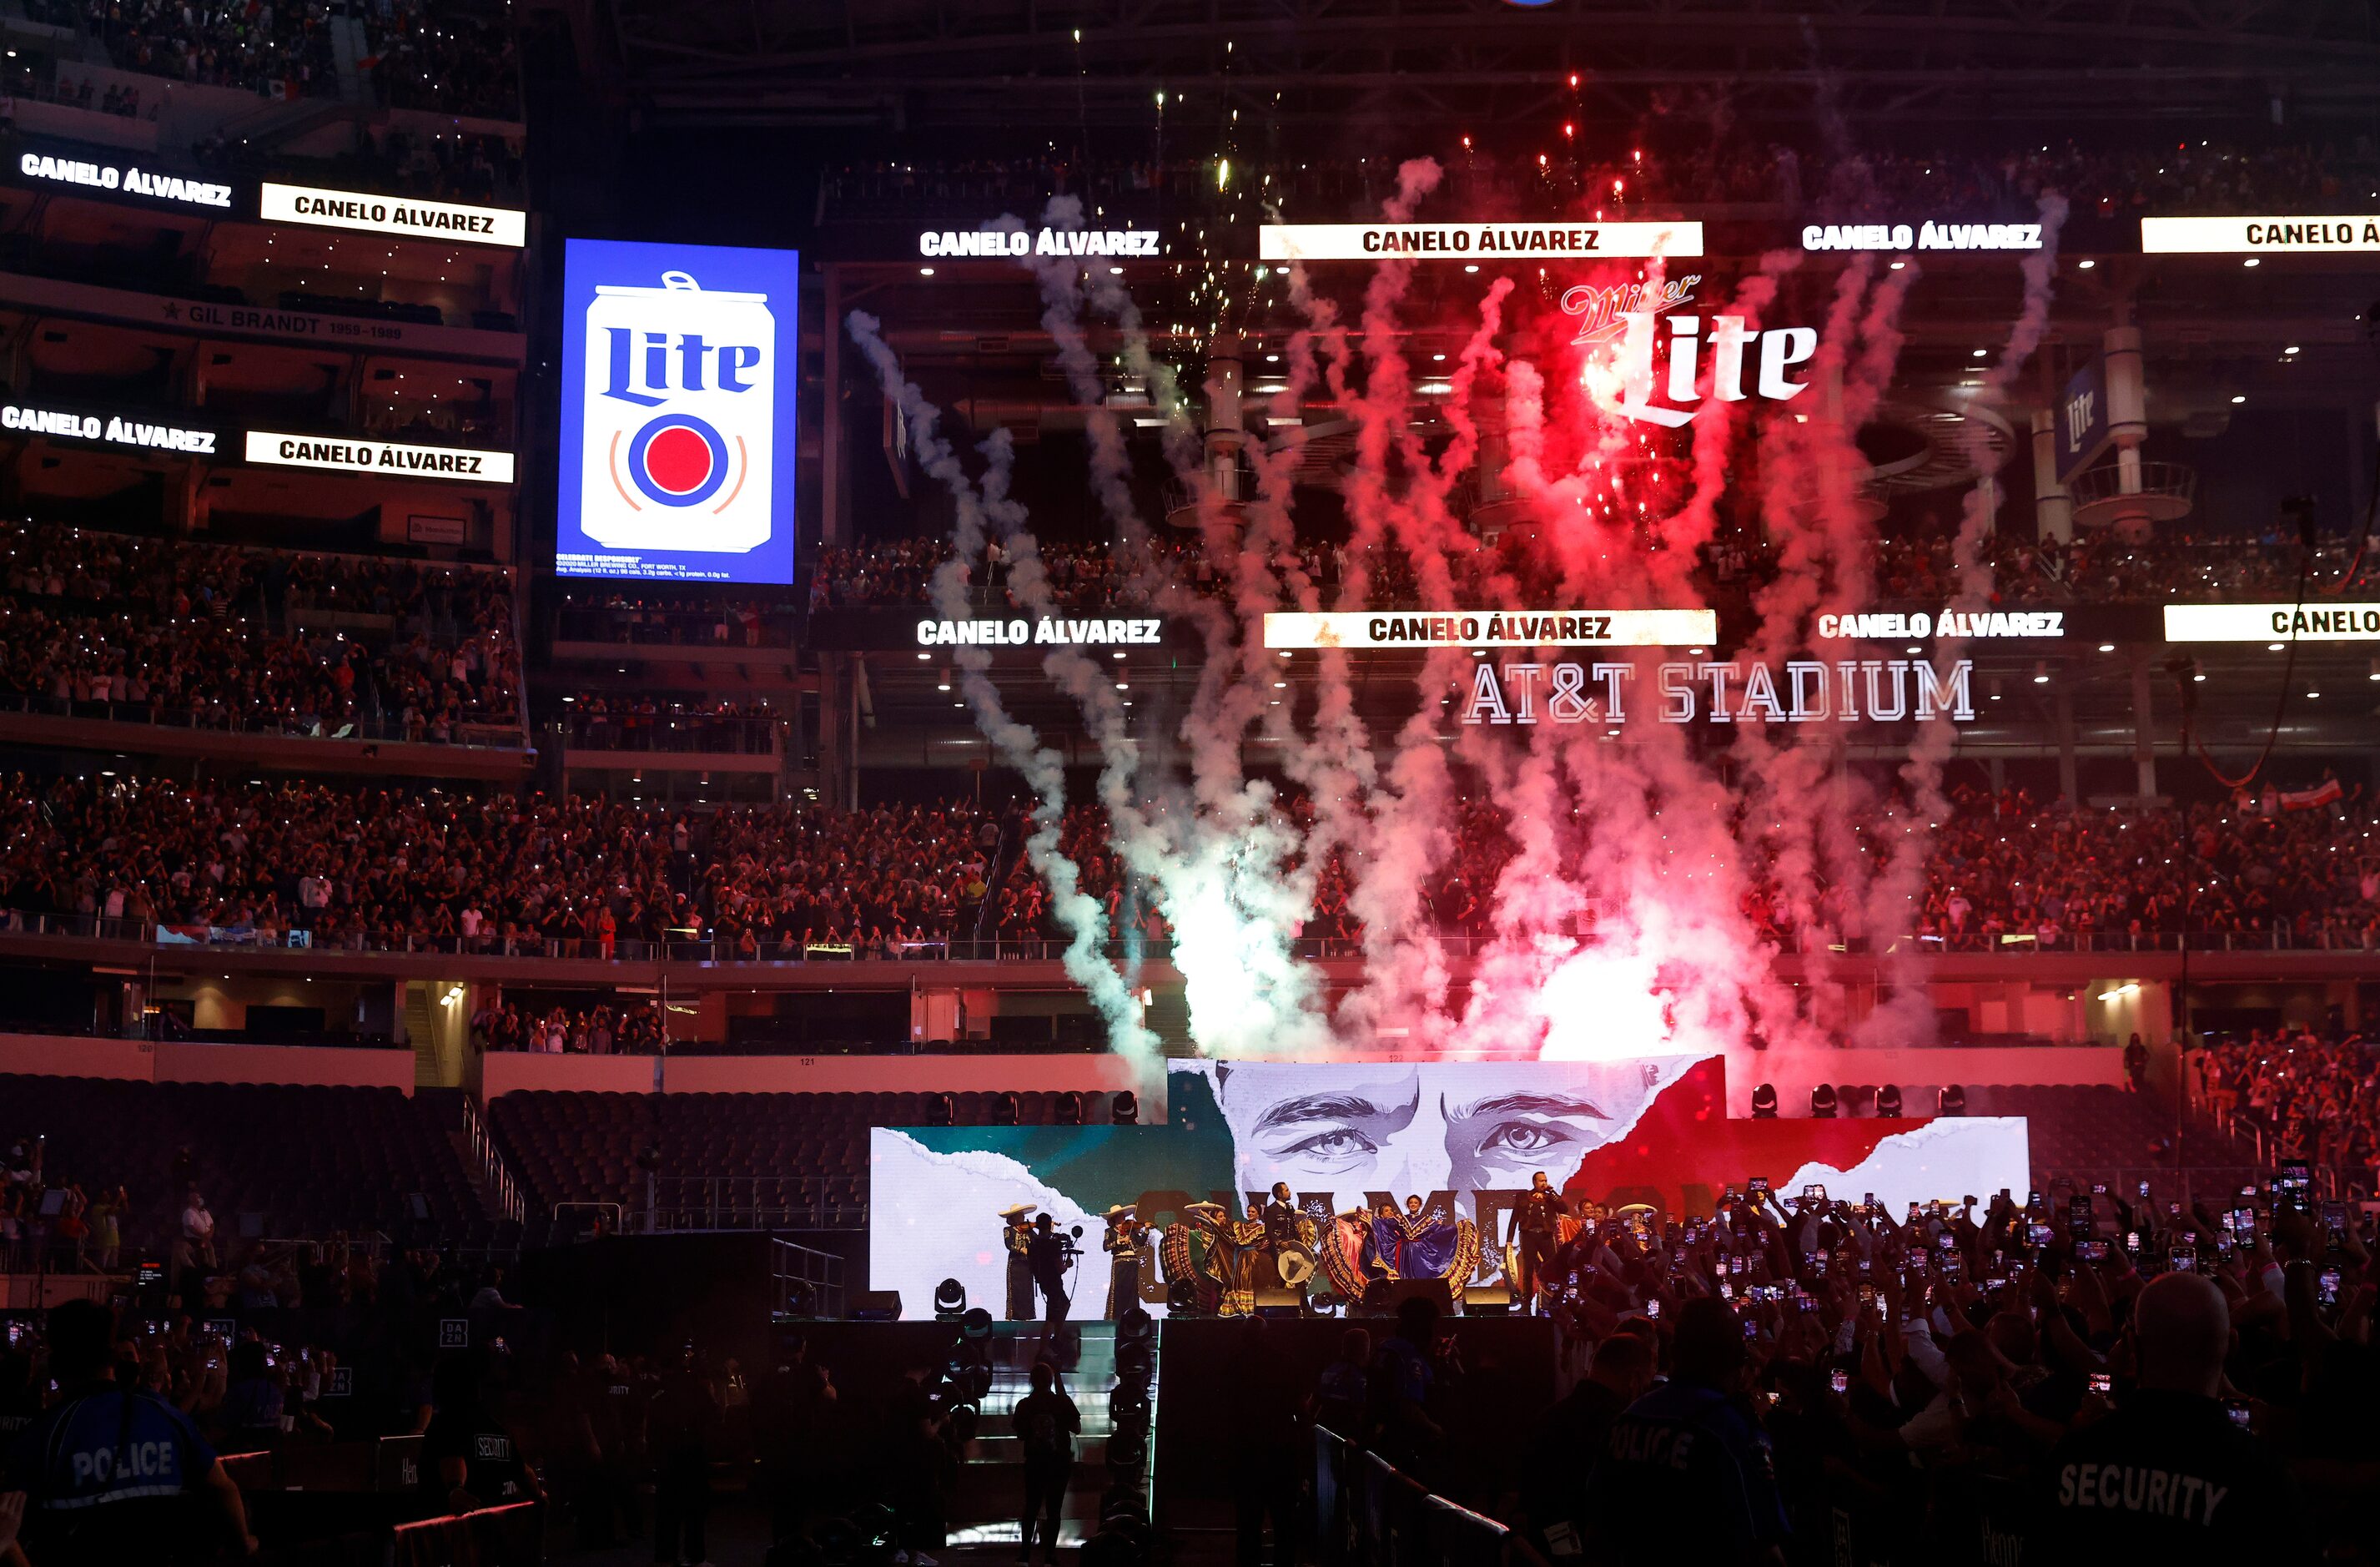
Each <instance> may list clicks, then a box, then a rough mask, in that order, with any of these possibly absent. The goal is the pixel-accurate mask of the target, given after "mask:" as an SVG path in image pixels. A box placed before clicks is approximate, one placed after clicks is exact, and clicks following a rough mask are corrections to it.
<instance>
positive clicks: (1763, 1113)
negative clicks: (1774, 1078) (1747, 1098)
mask: <svg viewBox="0 0 2380 1567" xmlns="http://www.w3.org/2000/svg"><path fill="white" fill-rule="evenodd" d="M1752 1119H1754V1120H1755V1121H1774V1120H1776V1119H1777V1085H1775V1084H1774V1083H1763V1084H1761V1085H1760V1086H1759V1087H1755V1088H1754V1089H1753V1090H1752Z"/></svg>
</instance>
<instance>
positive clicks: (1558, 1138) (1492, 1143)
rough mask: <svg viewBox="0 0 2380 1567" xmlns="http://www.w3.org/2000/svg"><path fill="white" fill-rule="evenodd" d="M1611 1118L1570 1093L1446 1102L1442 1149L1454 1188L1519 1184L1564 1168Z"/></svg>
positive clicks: (1600, 1133)
mask: <svg viewBox="0 0 2380 1567" xmlns="http://www.w3.org/2000/svg"><path fill="white" fill-rule="evenodd" d="M1610 1122H1611V1117H1610V1116H1609V1114H1607V1113H1606V1112H1605V1111H1603V1109H1602V1108H1601V1107H1600V1106H1599V1105H1597V1104H1596V1103H1595V1102H1594V1101H1593V1100H1592V1099H1587V1098H1586V1097H1585V1096H1584V1095H1580V1094H1574V1093H1567V1092H1565V1093H1551V1094H1545V1093H1514V1094H1498V1095H1494V1096H1491V1097H1490V1098H1488V1099H1478V1100H1475V1101H1473V1102H1471V1103H1468V1104H1451V1105H1448V1106H1447V1107H1446V1154H1447V1160H1448V1163H1449V1164H1450V1165H1451V1174H1450V1179H1451V1181H1452V1183H1453V1184H1454V1185H1455V1187H1456V1189H1457V1190H1468V1189H1470V1188H1472V1187H1474V1186H1520V1185H1526V1184H1528V1177H1529V1176H1530V1175H1531V1174H1532V1173H1534V1172H1536V1171H1539V1170H1545V1171H1548V1172H1550V1171H1555V1170H1562V1169H1567V1168H1568V1167H1569V1166H1572V1165H1574V1164H1575V1163H1576V1162H1577V1160H1578V1157H1579V1156H1580V1155H1581V1154H1583V1153H1585V1151H1586V1150H1587V1149H1589V1148H1594V1147H1596V1146H1597V1144H1599V1143H1601V1142H1602V1141H1603V1140H1604V1139H1605V1137H1606V1136H1608V1135H1609V1126H1610Z"/></svg>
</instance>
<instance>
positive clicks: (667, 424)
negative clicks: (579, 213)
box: [579, 272, 777, 553]
mask: <svg viewBox="0 0 2380 1567" xmlns="http://www.w3.org/2000/svg"><path fill="white" fill-rule="evenodd" d="M595 296H596V297H595V300H594V302H593V304H592V305H590V306H589V310H588V312H587V321H586V327H585V331H586V337H585V343H586V356H585V359H584V365H585V369H584V370H583V372H582V373H583V375H584V377H585V382H586V385H585V396H584V409H585V431H586V432H585V437H584V442H585V443H584V446H583V448H582V458H581V460H582V463H583V465H584V468H583V474H582V479H581V485H582V488H581V491H580V502H579V504H580V512H581V519H582V526H583V527H584V528H585V529H586V532H587V534H588V536H589V538H591V539H593V540H595V541H597V542H598V543H600V544H601V545H603V546H604V547H605V548H606V549H613V550H624V551H625V550H649V549H667V550H673V551H702V552H716V553H740V552H742V551H746V550H749V549H752V548H754V547H755V546H756V545H758V544H759V543H761V542H762V541H765V540H766V539H767V538H768V537H769V531H770V512H771V468H772V463H771V431H772V429H773V418H774V397H775V384H774V383H775V376H776V370H777V367H776V363H775V355H776V342H777V339H776V330H777V323H776V320H775V318H774V316H773V315H771V312H770V310H769V300H768V296H767V295H765V294H747V293H732V292H726V291H722V290H718V289H706V288H704V287H703V286H702V285H700V284H698V282H696V281H695V279H694V278H693V277H692V276H690V275H689V274H687V273H683V272H665V273H662V275H661V286H660V287H658V288H650V287H640V286H621V285H598V286H597V288H596V290H595Z"/></svg>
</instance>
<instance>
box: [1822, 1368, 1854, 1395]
mask: <svg viewBox="0 0 2380 1567" xmlns="http://www.w3.org/2000/svg"><path fill="white" fill-rule="evenodd" d="M1827 1385H1828V1387H1830V1388H1832V1389H1834V1390H1835V1391H1837V1392H1839V1393H1847V1392H1849V1391H1852V1374H1851V1373H1850V1372H1848V1371H1842V1370H1838V1371H1836V1372H1834V1373H1833V1374H1832V1375H1830V1376H1828V1379H1827Z"/></svg>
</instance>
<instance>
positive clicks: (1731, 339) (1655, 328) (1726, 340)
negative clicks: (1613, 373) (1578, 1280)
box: [1585, 310, 1818, 430]
mask: <svg viewBox="0 0 2380 1567" xmlns="http://www.w3.org/2000/svg"><path fill="white" fill-rule="evenodd" d="M1620 319H1621V321H1623V322H1626V323H1627V326H1626V329H1625V330H1624V331H1623V332H1622V334H1621V338H1620V342H1619V346H1618V348H1617V350H1616V352H1615V354H1614V362H1613V368H1614V369H1616V370H1618V372H1619V378H1620V395H1619V396H1618V397H1617V398H1616V399H1612V400H1609V401H1607V402H1605V405H1604V406H1606V407H1609V408H1610V410H1611V411H1612V412H1614V413H1618V414H1621V415H1624V416H1625V417H1627V418H1629V419H1635V420H1637V421H1638V422H1640V423H1644V424H1657V425H1659V426H1661V427H1662V428H1663V429H1666V430H1675V429H1677V428H1678V427H1679V426H1680V425H1682V424H1685V423H1687V422H1689V421H1690V420H1692V419H1694V415H1695V414H1696V413H1699V412H1700V411H1701V410H1700V409H1687V408H1676V407H1655V406H1654V404H1653V401H1652V399H1653V396H1654V392H1655V387H1656V385H1657V384H1658V386H1659V387H1660V388H1661V391H1662V394H1663V395H1666V396H1667V397H1668V399H1669V400H1670V402H1672V403H1695V402H1700V401H1701V400H1702V397H1703V394H1702V393H1701V392H1700V391H1699V390H1697V389H1696V383H1697V382H1698V381H1699V380H1700V379H1701V374H1702V347H1703V330H1702V324H1703V323H1702V318H1701V317H1699V316H1668V317H1663V316H1659V315H1657V314H1655V313H1654V312H1653V311H1651V310H1626V311H1623V312H1621V318H1620ZM1664 320H1666V321H1667V322H1669V332H1668V334H1667V335H1666V336H1664V334H1662V332H1661V322H1663V321H1664ZM1709 341H1710V351H1711V376H1710V389H1711V393H1712V395H1715V396H1716V397H1718V400H1719V401H1720V402H1722V403H1740V402H1742V401H1743V399H1744V398H1745V397H1746V396H1747V395H1749V394H1747V393H1746V392H1745V391H1744V387H1743V369H1744V358H1745V356H1746V354H1747V353H1748V352H1750V351H1751V350H1752V348H1753V346H1754V345H1755V344H1757V345H1758V351H1759V360H1760V370H1759V374H1758V378H1757V380H1756V382H1755V389H1756V390H1757V392H1758V394H1759V395H1761V396H1762V397H1765V398H1767V399H1768V400H1770V401H1771V402H1779V403H1784V402H1791V400H1792V399H1793V398H1795V397H1798V396H1800V395H1802V394H1803V393H1804V392H1806V391H1808V390H1809V389H1810V383H1808V382H1806V381H1789V380H1787V379H1786V377H1785V372H1786V371H1787V370H1791V368H1792V367H1793V366H1795V365H1798V364H1801V363H1803V362H1804V361H1806V360H1807V359H1809V358H1811V357H1812V356H1813V355H1815V353H1817V351H1818V332H1817V329H1816V328H1815V327H1810V326H1780V327H1774V328H1771V329H1770V330H1768V331H1766V332H1751V331H1747V330H1745V327H1744V322H1743V317H1742V316H1713V317H1712V318H1711V330H1710V338H1709ZM1665 357H1666V359H1667V364H1666V366H1664V365H1663V364H1662V363H1661V360H1662V359H1663V358H1665ZM1657 371H1661V372H1663V373H1658V374H1657ZM1585 379H1587V380H1588V381H1589V383H1590V384H1592V382H1593V377H1592V376H1591V375H1589V376H1587V377H1586V378H1585ZM1599 400H1600V399H1599Z"/></svg>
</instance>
